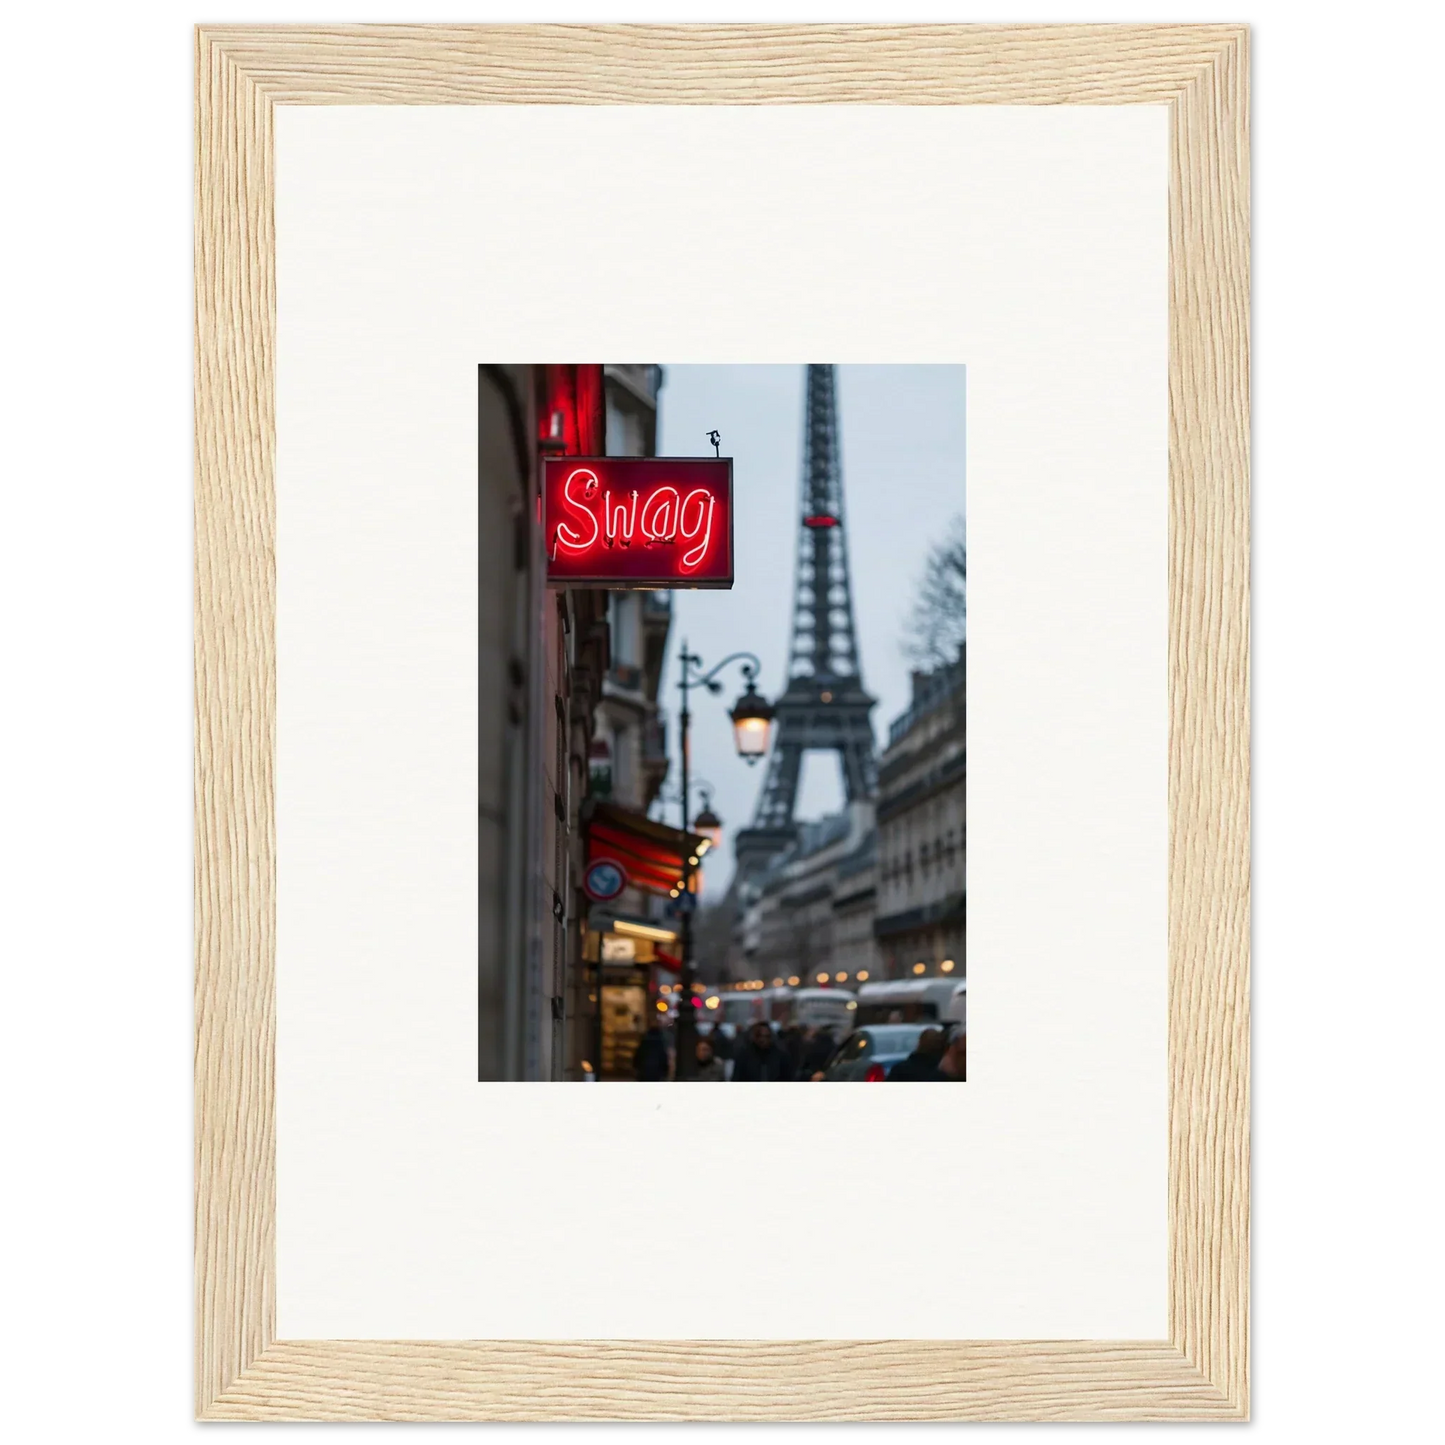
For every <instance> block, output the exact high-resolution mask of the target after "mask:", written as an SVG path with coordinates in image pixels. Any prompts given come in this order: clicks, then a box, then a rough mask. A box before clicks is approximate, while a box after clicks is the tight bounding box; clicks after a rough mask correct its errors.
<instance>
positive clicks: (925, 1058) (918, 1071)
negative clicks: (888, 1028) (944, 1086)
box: [888, 1029, 943, 1084]
mask: <svg viewBox="0 0 1445 1445" xmlns="http://www.w3.org/2000/svg"><path fill="white" fill-rule="evenodd" d="M942 1057H943V1030H942V1029H924V1031H923V1032H922V1033H921V1034H919V1036H918V1042H917V1043H916V1044H914V1046H913V1052H912V1053H911V1054H909V1056H908V1057H907V1058H906V1059H900V1060H899V1061H898V1062H897V1063H896V1064H894V1065H893V1067H892V1069H891V1070H889V1073H888V1082H889V1083H890V1084H891V1083H893V1082H894V1081H895V1080H899V1081H901V1082H903V1083H913V1084H917V1083H923V1082H929V1083H932V1082H936V1081H937V1079H938V1061H939V1060H940V1059H941V1058H942Z"/></svg>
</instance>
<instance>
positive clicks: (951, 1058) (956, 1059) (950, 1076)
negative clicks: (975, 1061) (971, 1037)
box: [938, 1029, 968, 1084]
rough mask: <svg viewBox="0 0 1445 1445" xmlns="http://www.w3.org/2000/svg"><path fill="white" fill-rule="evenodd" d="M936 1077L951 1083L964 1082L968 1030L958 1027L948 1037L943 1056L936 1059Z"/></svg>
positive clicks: (966, 1076)
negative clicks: (954, 1032)
mask: <svg viewBox="0 0 1445 1445" xmlns="http://www.w3.org/2000/svg"><path fill="white" fill-rule="evenodd" d="M938 1077H939V1078H940V1079H947V1080H949V1081H950V1082H952V1083H958V1084H961V1083H964V1082H965V1081H966V1080H967V1079H968V1031H967V1030H966V1029H959V1031H958V1032H957V1033H956V1034H954V1036H953V1037H952V1038H951V1039H949V1041H948V1047H947V1048H946V1049H944V1051H943V1057H942V1058H941V1059H939V1061H938Z"/></svg>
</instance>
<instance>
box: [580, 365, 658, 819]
mask: <svg viewBox="0 0 1445 1445" xmlns="http://www.w3.org/2000/svg"><path fill="white" fill-rule="evenodd" d="M603 385H604V393H605V404H606V443H607V452H606V455H608V456H610V457H615V456H626V457H643V456H648V457H650V456H654V455H656V452H657V400H658V391H659V388H660V387H661V385H662V368H661V367H660V366H607V367H604V368H603ZM607 598H608V603H607V622H608V633H609V637H610V642H611V656H610V661H609V664H608V667H607V672H606V674H605V676H604V677H603V681H602V697H601V701H600V703H599V704H598V707H597V712H596V718H595V721H594V731H593V740H592V744H591V747H590V749H589V752H590V756H591V763H592V766H591V773H592V777H593V791H594V793H595V794H596V795H598V796H602V797H607V798H609V799H610V800H611V801H612V802H613V803H616V804H618V805H619V806H621V807H625V808H632V809H635V810H636V811H637V812H640V813H646V812H647V810H648V808H649V807H650V806H651V805H652V802H653V800H654V799H655V798H656V797H657V794H658V792H659V790H660V789H661V787H662V783H663V779H664V778H665V777H666V776H667V734H666V715H665V713H664V712H663V710H662V708H661V707H660V706H659V704H658V687H659V684H660V682H661V678H662V668H663V661H664V657H665V654H666V651H667V638H668V633H669V630H670V629H671V626H672V594H671V593H669V592H609V593H608V594H607Z"/></svg>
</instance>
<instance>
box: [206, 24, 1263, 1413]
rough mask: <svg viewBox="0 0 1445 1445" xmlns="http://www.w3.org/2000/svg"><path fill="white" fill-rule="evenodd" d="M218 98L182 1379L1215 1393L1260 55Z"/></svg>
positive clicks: (316, 79) (779, 53) (1238, 1169)
mask: <svg viewBox="0 0 1445 1445" xmlns="http://www.w3.org/2000/svg"><path fill="white" fill-rule="evenodd" d="M196 77H197V79H196V251H195V256H196V263H195V264H196V709H197V719H196V830H197V843H196V920H197V921H196V1079H195V1088H196V1312H197V1325H196V1351H197V1354H196V1408H197V1414H198V1416H199V1417H200V1418H203V1419H243V1420H282V1419H318V1420H319V1419H353V1420H438V1421H441V1420H615V1419H639V1420H649V1419H651V1420H683V1419H698V1420H779V1421H785V1420H798V1421H804V1420H823V1419H827V1420H1045V1419H1048V1420H1239V1419H1244V1418H1247V1416H1248V1410H1249V1294H1248V1289H1249V1215H1248V1186H1249V1070H1248V1020H1249V978H1248V958H1249V763H1248V758H1249V643H1248V618H1249V602H1248V588H1249V499H1248V456H1249V421H1248V417H1249V408H1248V403H1249V371H1248V335H1249V291H1248V286H1249V282H1248V277H1249V134H1248V33H1247V31H1246V30H1245V29H1244V28H1242V27H1238V26H1142V27H1140V26H1027V27H986V26H867V27H861V26H860V27H852V26H845V27H826V26H697V27H686V26H684V27H670V28H669V27H648V26H617V27H569V26H513V27H502V26H357V27H339V28H326V29H319V28H304V27H246V28H226V27H209V26H207V27H202V28H200V29H198V30H197V32H196ZM970 744H971V746H970ZM970 982H971V983H972V985H973V994H974V999H973V1010H972V1023H973V1050H972V1056H971V1057H970V1056H969V1050H968V1035H969V1028H968V1025H969V1009H968V1007H967V1005H968V996H969V984H970ZM895 1082H897V1083H914V1084H924V1083H927V1084H939V1083H950V1082H954V1083H964V1084H966V1085H967V1087H966V1088H964V1089H961V1090H943V1089H937V1088H926V1089H925V1088H913V1089H896V1090H895V1089H882V1090H868V1089H835V1088H827V1087H822V1088H812V1087H789V1088H783V1087H774V1086H775V1085H784V1084H787V1085H815V1084H818V1085H828V1084H837V1083H855V1084H863V1083H895ZM679 1083H725V1084H741V1085H743V1087H741V1088H727V1089H721V1090H710V1089H686V1090H683V1089H677V1088H675V1087H674V1085H676V1084H679ZM569 1085H576V1086H577V1087H569ZM591 1085H600V1086H602V1087H596V1088H593V1087H588V1086H591Z"/></svg>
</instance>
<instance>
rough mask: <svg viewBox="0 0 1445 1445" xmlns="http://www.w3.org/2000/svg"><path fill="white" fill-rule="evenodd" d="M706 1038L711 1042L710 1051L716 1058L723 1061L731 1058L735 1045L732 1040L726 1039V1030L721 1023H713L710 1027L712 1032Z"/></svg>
mask: <svg viewBox="0 0 1445 1445" xmlns="http://www.w3.org/2000/svg"><path fill="white" fill-rule="evenodd" d="M708 1038H709V1039H710V1040H711V1041H712V1051H713V1053H715V1054H716V1055H717V1056H718V1058H720V1059H723V1060H727V1059H730V1058H732V1056H733V1050H734V1048H735V1047H736V1045H735V1044H734V1042H733V1040H732V1039H730V1038H729V1037H728V1035H727V1030H726V1029H725V1028H724V1027H723V1025H722V1023H721V1022H718V1023H715V1024H714V1025H713V1026H712V1032H711V1033H710V1034H708Z"/></svg>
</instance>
